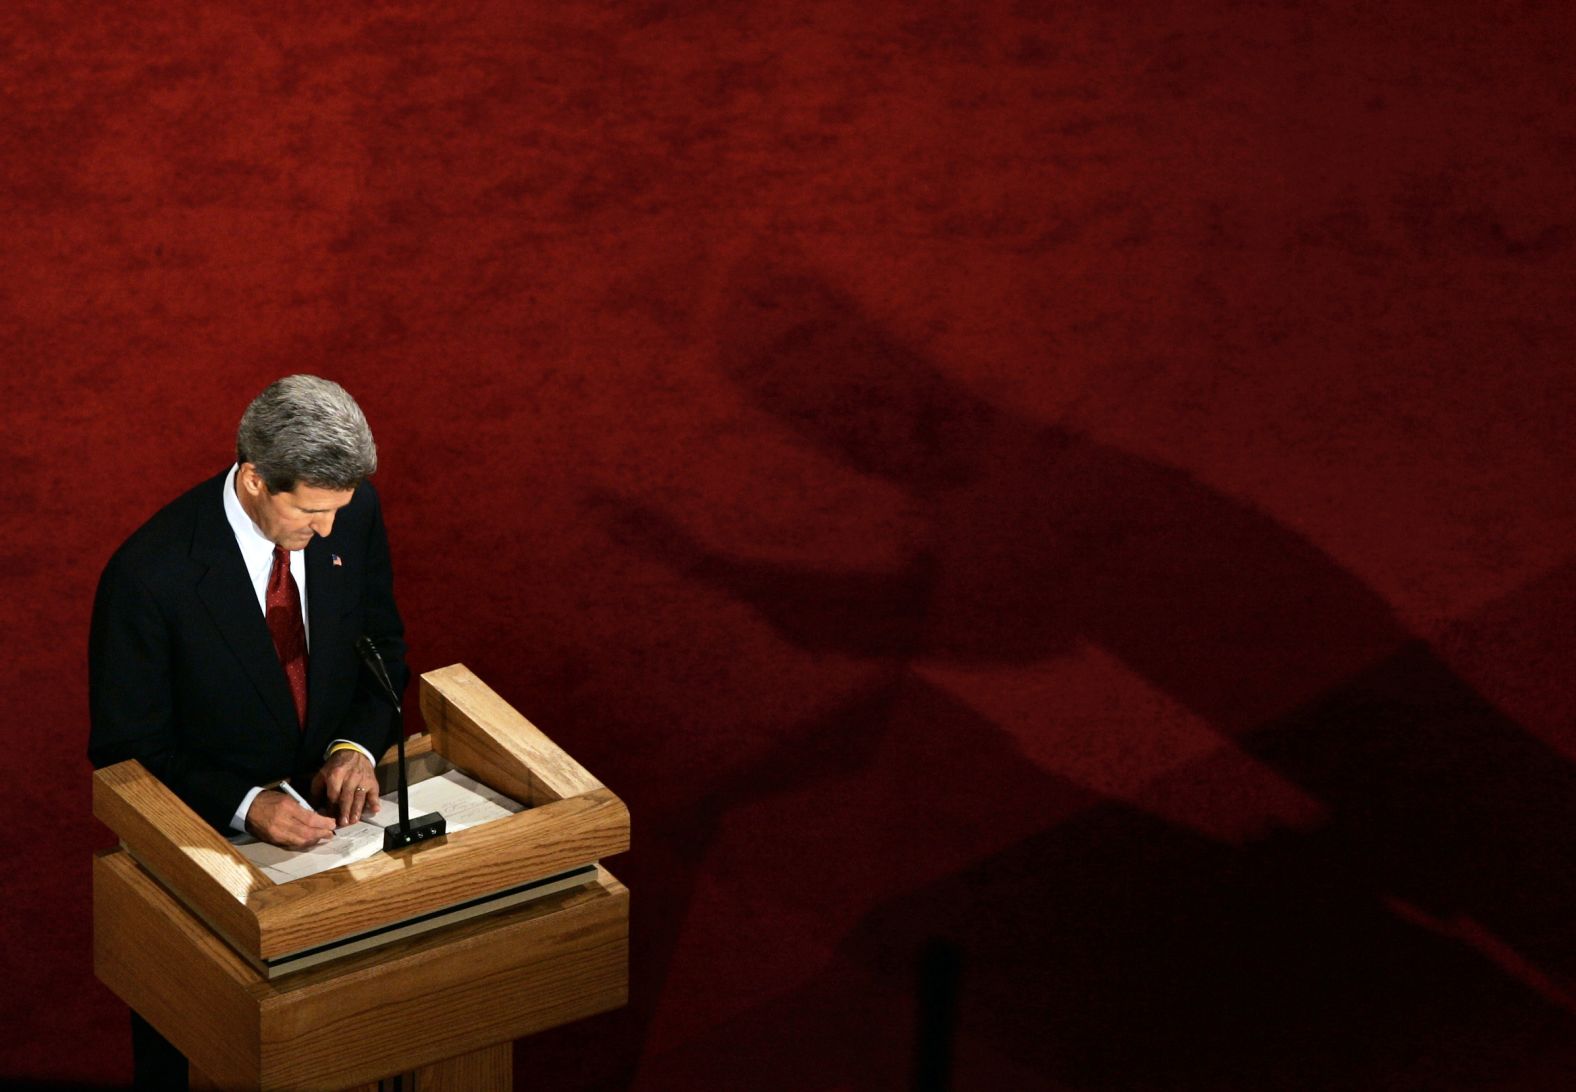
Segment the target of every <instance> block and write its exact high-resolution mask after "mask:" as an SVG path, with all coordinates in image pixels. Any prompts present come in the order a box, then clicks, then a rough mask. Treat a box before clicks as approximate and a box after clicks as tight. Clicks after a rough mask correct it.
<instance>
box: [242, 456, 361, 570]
mask: <svg viewBox="0 0 1576 1092" xmlns="http://www.w3.org/2000/svg"><path fill="white" fill-rule="evenodd" d="M235 481H236V494H237V496H239V497H240V500H241V507H242V508H244V509H246V514H247V515H248V516H250V517H251V520H252V522H253V523H255V524H257V527H258V530H260V531H262V532H263V536H264V537H265V538H267V539H268V540H269V541H270V542H272V543H273V544H274V545H276V546H283V547H284V548H285V549H287V550H304V549H306V545H307V543H309V542H311V541H312V536H313V535H322V536H323V537H324V538H327V537H328V536H329V534H330V532H332V531H333V530H334V516H335V514H336V513H338V511H339V510H340V509H341V508H343V507H344V506H345V505H347V504H349V503H350V498H351V497H353V496H354V495H355V490H353V489H319V488H318V487H317V486H315V485H304V484H301V483H297V485H296V487H295V488H294V489H293V490H290V491H289V492H280V493H270V492H268V486H267V485H266V484H265V483H264V481H263V478H262V475H260V474H258V473H257V469H256V468H255V467H253V466H252V464H251V463H242V464H241V469H240V470H239V471H238V472H237V473H236V476H235Z"/></svg>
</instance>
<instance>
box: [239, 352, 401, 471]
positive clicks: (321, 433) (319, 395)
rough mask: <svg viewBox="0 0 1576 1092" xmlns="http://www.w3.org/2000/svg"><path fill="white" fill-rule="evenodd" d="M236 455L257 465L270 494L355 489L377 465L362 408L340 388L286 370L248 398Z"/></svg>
mask: <svg viewBox="0 0 1576 1092" xmlns="http://www.w3.org/2000/svg"><path fill="white" fill-rule="evenodd" d="M235 455H236V459H237V461H239V462H243V463H251V464H252V465H253V466H255V467H256V468H257V472H258V473H259V474H260V475H262V478H263V481H264V482H265V483H266V484H267V486H268V491H269V492H270V493H280V492H290V491H292V490H294V489H295V487H296V486H297V485H311V486H316V487H317V488H319V489H354V488H355V487H356V486H358V485H360V484H361V479H362V478H365V477H366V476H367V475H368V474H371V473H372V472H373V471H374V470H376V469H377V468H378V449H377V445H376V444H374V443H373V442H372V430H371V429H370V428H368V427H367V419H366V416H365V415H364V414H363V413H362V412H361V407H360V406H358V405H356V400H355V399H354V398H352V397H350V393H349V392H348V391H346V390H345V388H344V387H341V386H340V385H339V384H338V383H334V382H332V381H330V380H327V379H319V378H318V377H317V376H315V375H287V376H285V377H284V378H283V379H280V380H278V381H276V382H274V383H270V384H269V385H268V387H267V388H266V389H265V390H264V391H263V393H262V394H259V395H258V396H257V397H256V398H254V399H252V404H251V405H250V406H247V407H246V412H245V413H243V414H242V415H241V427H240V428H239V429H238V430H237V431H236V434H235Z"/></svg>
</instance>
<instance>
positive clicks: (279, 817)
mask: <svg viewBox="0 0 1576 1092" xmlns="http://www.w3.org/2000/svg"><path fill="white" fill-rule="evenodd" d="M246 832H247V833H248V834H250V835H251V836H252V837H253V838H260V839H262V840H263V841H265V842H269V843H271V844H273V845H276V846H283V847H284V848H286V849H308V848H310V847H311V846H316V845H322V844H323V843H324V842H326V841H328V840H329V839H330V838H332V837H333V836H334V820H333V819H332V818H331V817H329V816H327V815H319V814H317V813H316V812H312V811H307V810H306V809H305V808H303V807H302V806H301V805H300V804H297V803H296V802H295V800H293V799H292V798H291V797H289V796H287V795H286V794H285V793H282V792H280V791H279V790H278V789H267V790H265V791H263V792H260V793H258V794H257V795H256V796H255V797H253V798H252V806H251V807H250V808H248V809H246Z"/></svg>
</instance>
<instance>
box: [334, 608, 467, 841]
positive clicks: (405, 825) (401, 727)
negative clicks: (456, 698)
mask: <svg viewBox="0 0 1576 1092" xmlns="http://www.w3.org/2000/svg"><path fill="white" fill-rule="evenodd" d="M356 652H357V653H358V654H359V655H360V656H361V662H362V664H363V665H365V666H366V669H367V674H369V675H371V676H372V680H373V682H375V683H377V684H378V689H379V690H381V691H382V692H383V696H384V697H385V698H387V699H388V703H389V705H391V706H392V707H393V708H394V739H395V741H396V742H397V743H398V746H399V825H398V826H396V827H385V828H384V830H383V852H385V853H388V852H390V851H391V850H396V849H403V848H404V847H405V846H408V845H412V844H414V843H416V842H423V841H426V840H427V839H428V838H438V837H441V836H442V835H443V833H444V831H445V830H446V829H447V827H448V824H447V823H446V822H445V821H444V818H443V816H442V815H440V814H439V813H437V812H435V811H433V812H428V813H427V814H426V815H421V816H417V818H416V819H415V820H414V821H412V820H411V817H410V799H409V798H410V785H409V782H408V780H407V778H406V774H405V711H404V709H403V708H401V706H400V700H399V693H398V692H397V691H395V689H394V684H393V682H391V681H390V680H389V671H388V667H387V666H386V665H385V664H384V663H383V654H382V653H380V652H379V651H378V646H377V645H375V644H373V642H372V638H371V637H367V636H365V635H363V636H361V637H360V638H358V639H357V640H356Z"/></svg>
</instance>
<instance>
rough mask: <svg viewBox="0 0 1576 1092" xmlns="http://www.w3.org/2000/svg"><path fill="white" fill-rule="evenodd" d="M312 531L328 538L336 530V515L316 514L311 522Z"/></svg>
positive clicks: (320, 536)
mask: <svg viewBox="0 0 1576 1092" xmlns="http://www.w3.org/2000/svg"><path fill="white" fill-rule="evenodd" d="M311 527H312V531H313V532H314V533H315V534H316V535H317V536H318V537H319V538H327V537H328V536H329V534H330V533H332V532H333V530H334V517H333V516H332V515H326V516H316V517H314V518H313V519H312V522H311Z"/></svg>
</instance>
